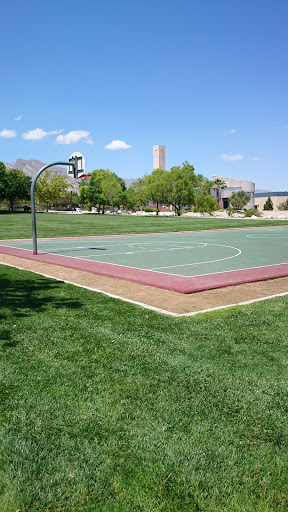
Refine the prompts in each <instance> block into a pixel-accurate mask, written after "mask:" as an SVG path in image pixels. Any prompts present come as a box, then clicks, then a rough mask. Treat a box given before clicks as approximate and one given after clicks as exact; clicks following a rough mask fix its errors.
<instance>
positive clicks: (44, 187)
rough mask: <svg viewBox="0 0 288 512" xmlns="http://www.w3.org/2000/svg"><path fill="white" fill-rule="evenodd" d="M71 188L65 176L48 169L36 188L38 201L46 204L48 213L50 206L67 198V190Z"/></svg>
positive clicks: (41, 176) (39, 179)
mask: <svg viewBox="0 0 288 512" xmlns="http://www.w3.org/2000/svg"><path fill="white" fill-rule="evenodd" d="M70 186H71V185H70V184H69V183H68V181H67V180H66V177H65V176H62V175H60V174H57V172H56V171H52V170H51V169H48V170H47V171H45V172H44V173H43V174H42V175H40V177H39V178H38V180H37V183H36V187H35V197H36V201H37V202H38V203H41V204H45V205H46V211H48V207H49V205H52V204H54V203H56V201H57V200H59V198H65V197H66V194H67V189H68V188H69V187H70Z"/></svg>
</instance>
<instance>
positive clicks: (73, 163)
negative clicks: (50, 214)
mask: <svg viewBox="0 0 288 512" xmlns="http://www.w3.org/2000/svg"><path fill="white" fill-rule="evenodd" d="M53 165H71V166H72V167H73V171H74V175H75V173H76V171H77V164H76V163H75V158H73V162H53V164H48V165H44V167H41V169H40V170H39V171H38V172H37V174H36V175H35V176H34V178H33V181H32V184H31V215H32V235H33V254H37V232H36V209H35V185H36V181H37V180H38V178H39V176H40V174H41V173H42V172H43V171H46V169H48V167H53Z"/></svg>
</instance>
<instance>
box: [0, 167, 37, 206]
mask: <svg viewBox="0 0 288 512" xmlns="http://www.w3.org/2000/svg"><path fill="white" fill-rule="evenodd" d="M3 165H4V164H3ZM3 165H0V193H1V197H2V199H3V200H4V201H8V204H9V210H10V211H11V212H13V211H14V204H15V203H16V202H17V201H29V199H30V189H31V182H32V180H31V178H30V176H26V174H25V173H24V172H23V171H21V170H20V169H6V168H5V166H4V169H3Z"/></svg>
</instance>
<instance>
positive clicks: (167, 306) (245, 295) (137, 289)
mask: <svg viewBox="0 0 288 512" xmlns="http://www.w3.org/2000/svg"><path fill="white" fill-rule="evenodd" d="M0 263H4V264H5V263H6V264H8V265H11V266H14V267H17V268H21V269H24V270H29V271H32V272H37V273H39V274H45V275H46V276H49V277H52V278H53V277H55V278H57V279H61V280H63V281H69V282H71V283H74V284H78V285H80V286H87V287H89V288H93V289H95V290H101V291H103V292H107V293H111V294H114V295H117V296H119V297H122V298H124V299H129V300H132V301H137V302H141V303H142V304H145V305H147V306H152V307H154V308H159V309H162V310H165V311H169V312H171V313H176V314H180V315H181V314H187V313H192V312H197V311H201V310H205V309H210V308H218V307H223V306H228V305H232V304H238V303H240V302H244V301H249V300H251V301H253V300H255V299H260V298H264V297H269V296H271V295H277V294H281V293H288V277H282V278H279V279H271V280H269V281H260V282H256V283H246V284H241V285H237V286H228V287H226V288H218V289H216V290H207V291H204V292H198V293H193V294H189V295H183V294H182V293H178V292H173V291H169V290H163V289H160V288H155V287H152V286H147V285H143V284H137V283H132V282H130V281H124V280H121V279H116V278H111V277H106V276H100V275H96V274H91V273H89V272H85V271H83V270H74V269H69V268H65V267H61V266H58V265H51V264H49V263H40V262H38V261H32V260H26V259H24V258H18V257H16V256H11V255H7V254H0Z"/></svg>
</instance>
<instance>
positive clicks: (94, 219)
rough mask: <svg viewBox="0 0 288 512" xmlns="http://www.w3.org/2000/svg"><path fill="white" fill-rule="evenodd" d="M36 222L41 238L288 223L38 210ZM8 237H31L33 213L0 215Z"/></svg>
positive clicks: (0, 230) (0, 232)
mask: <svg viewBox="0 0 288 512" xmlns="http://www.w3.org/2000/svg"><path fill="white" fill-rule="evenodd" d="M36 222H37V236H38V237H39V238H41V237H42V238H49V237H60V236H96V235H116V234H117V235H123V234H128V233H158V232H159V233H160V232H167V231H171V232H172V231H190V230H191V231H193V230H200V229H224V228H231V227H232V228H236V227H247V226H285V225H286V226H287V225H288V220H286V221H283V220H261V219H259V220H258V219H257V220H253V219H215V218H211V219H209V218H198V219H197V218H196V219H195V218H191V217H136V216H128V215H127V216H121V215H113V216H110V215H93V214H91V215H77V214H68V215H65V214H57V213H39V214H37V215H36ZM5 238H6V239H7V238H32V220H31V215H29V214H27V213H15V214H0V240H4V239H5Z"/></svg>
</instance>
